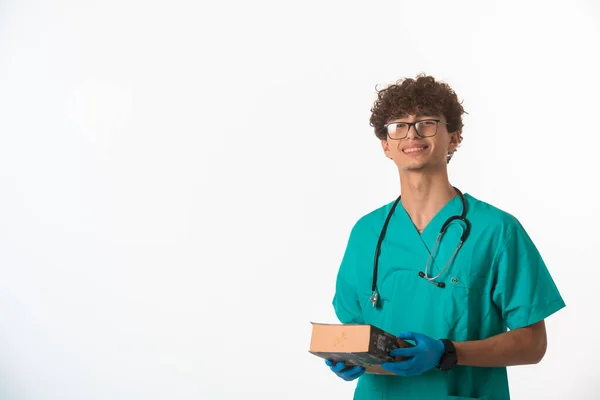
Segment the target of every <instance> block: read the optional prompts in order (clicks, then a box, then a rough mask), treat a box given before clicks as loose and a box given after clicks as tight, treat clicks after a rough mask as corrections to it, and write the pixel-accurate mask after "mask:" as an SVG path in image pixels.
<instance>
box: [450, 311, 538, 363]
mask: <svg viewBox="0 0 600 400" xmlns="http://www.w3.org/2000/svg"><path fill="white" fill-rule="evenodd" d="M453 343H454V346H455V347H456V353H457V356H458V364H459V365H465V366H471V367H507V366H511V365H526V364H536V363H538V362H540V361H541V359H542V358H543V356H544V354H545V352H546V329H545V326H544V322H543V321H541V322H539V323H537V324H534V325H532V326H528V327H525V328H521V329H515V330H513V331H509V332H504V333H501V334H499V335H496V336H492V337H490V338H487V339H484V340H474V341H468V342H453Z"/></svg>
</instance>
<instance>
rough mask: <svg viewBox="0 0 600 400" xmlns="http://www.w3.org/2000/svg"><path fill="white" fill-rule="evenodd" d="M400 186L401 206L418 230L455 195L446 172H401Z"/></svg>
mask: <svg viewBox="0 0 600 400" xmlns="http://www.w3.org/2000/svg"><path fill="white" fill-rule="evenodd" d="M400 187H401V192H402V206H403V207H404V209H405V210H406V212H407V213H408V215H409V216H410V218H411V219H412V221H413V223H414V224H415V226H416V228H417V229H418V230H423V229H424V228H425V226H426V225H427V224H428V223H429V221H431V219H432V218H433V217H434V216H435V215H436V214H437V213H438V211H440V210H441V209H442V207H444V206H445V205H446V203H448V202H449V201H450V200H452V198H454V197H455V196H456V195H457V193H456V191H455V190H454V188H453V187H452V185H451V184H450V182H449V180H448V174H447V172H444V173H440V172H439V171H438V172H437V173H435V174H426V173H422V172H406V173H401V174H400Z"/></svg>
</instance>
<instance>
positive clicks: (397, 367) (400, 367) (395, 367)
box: [381, 358, 417, 372]
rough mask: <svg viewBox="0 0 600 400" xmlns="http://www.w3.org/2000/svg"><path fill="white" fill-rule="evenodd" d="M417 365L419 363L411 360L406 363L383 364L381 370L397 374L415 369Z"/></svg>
mask: <svg viewBox="0 0 600 400" xmlns="http://www.w3.org/2000/svg"><path fill="white" fill-rule="evenodd" d="M416 364H417V363H416V362H415V359H414V358H411V359H409V360H406V361H396V362H387V363H383V364H381V368H383V369H385V370H388V371H391V372H397V371H402V372H404V371H408V370H410V369H412V368H414V367H415V365H416Z"/></svg>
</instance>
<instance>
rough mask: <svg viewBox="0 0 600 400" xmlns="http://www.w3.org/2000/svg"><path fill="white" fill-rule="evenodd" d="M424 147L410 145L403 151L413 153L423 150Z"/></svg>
mask: <svg viewBox="0 0 600 400" xmlns="http://www.w3.org/2000/svg"><path fill="white" fill-rule="evenodd" d="M424 148H425V147H411V148H410V149H406V150H404V152H405V153H414V152H415V151H419V150H423V149H424Z"/></svg>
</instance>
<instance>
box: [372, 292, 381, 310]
mask: <svg viewBox="0 0 600 400" xmlns="http://www.w3.org/2000/svg"><path fill="white" fill-rule="evenodd" d="M377 303H379V292H377V291H376V290H375V291H373V293H371V304H373V307H377Z"/></svg>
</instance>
